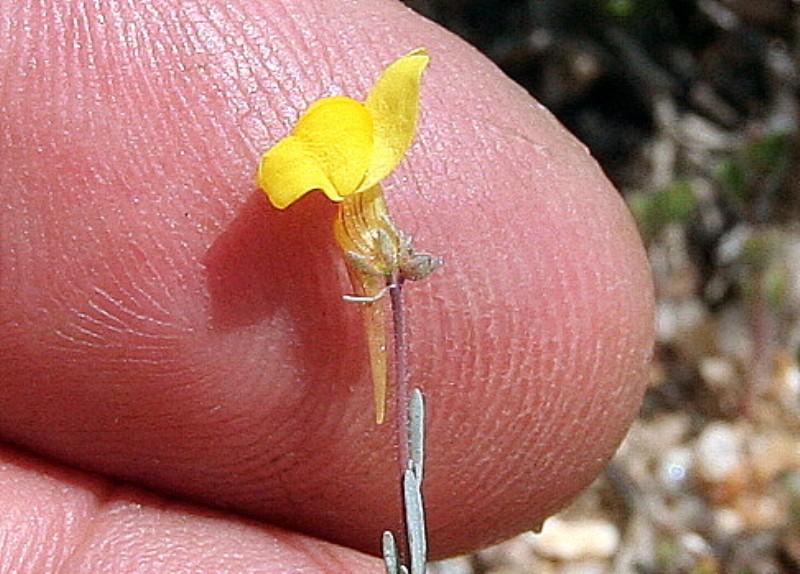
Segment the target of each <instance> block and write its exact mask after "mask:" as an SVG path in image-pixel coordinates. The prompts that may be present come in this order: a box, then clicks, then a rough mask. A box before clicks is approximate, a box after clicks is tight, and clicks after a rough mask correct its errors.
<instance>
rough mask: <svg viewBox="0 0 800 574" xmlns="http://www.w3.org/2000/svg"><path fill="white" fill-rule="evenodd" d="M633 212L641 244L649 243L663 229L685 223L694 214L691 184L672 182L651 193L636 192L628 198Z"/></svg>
mask: <svg viewBox="0 0 800 574" xmlns="http://www.w3.org/2000/svg"><path fill="white" fill-rule="evenodd" d="M628 206H629V207H630V209H631V212H632V213H633V216H634V218H635V219H636V222H637V224H638V226H639V231H640V232H641V234H642V237H643V238H644V240H645V242H647V243H649V242H651V241H653V240H654V239H655V238H656V237H657V236H658V235H659V234H660V233H661V232H662V231H663V230H664V229H665V228H666V227H667V226H669V225H674V224H677V225H683V224H686V223H688V222H689V221H690V220H691V219H692V217H693V216H694V214H695V212H696V207H697V202H696V200H695V194H694V190H693V189H692V185H691V184H690V183H689V182H688V181H685V180H675V181H673V182H672V183H670V184H669V185H666V186H664V187H662V188H660V189H656V190H655V191H652V192H636V193H632V194H631V195H629V196H628Z"/></svg>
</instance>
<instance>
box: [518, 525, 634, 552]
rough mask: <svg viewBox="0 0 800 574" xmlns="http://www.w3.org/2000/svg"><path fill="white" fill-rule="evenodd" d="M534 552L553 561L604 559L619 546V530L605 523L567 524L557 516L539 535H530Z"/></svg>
mask: <svg viewBox="0 0 800 574" xmlns="http://www.w3.org/2000/svg"><path fill="white" fill-rule="evenodd" d="M528 539H529V541H530V542H531V545H532V546H533V548H534V550H535V551H536V552H537V553H538V554H540V555H542V556H545V557H547V558H550V559H553V560H593V559H606V558H610V557H611V556H613V555H614V553H615V552H616V551H617V548H618V547H619V539H620V537H619V531H618V530H617V528H616V527H615V526H614V525H613V524H611V523H610V522H608V521H605V520H595V519H586V520H580V521H576V522H568V521H566V520H562V519H560V518H558V517H553V518H551V519H549V520H548V521H547V522H545V524H544V528H543V529H542V532H541V534H530V535H529V538H528Z"/></svg>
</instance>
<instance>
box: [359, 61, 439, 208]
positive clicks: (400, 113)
mask: <svg viewBox="0 0 800 574" xmlns="http://www.w3.org/2000/svg"><path fill="white" fill-rule="evenodd" d="M429 61H430V57H429V56H428V53H427V52H426V51H425V49H424V48H418V49H416V50H414V51H413V52H410V53H409V54H406V55H405V56H403V57H402V58H400V59H398V60H396V61H395V62H394V63H392V64H390V65H389V66H388V67H387V68H386V69H385V70H384V72H383V74H382V75H381V77H380V78H378V81H377V82H375V86H374V87H373V88H372V91H371V92H370V93H369V95H368V96H367V102H366V107H367V109H368V110H369V112H370V114H371V115H372V120H373V130H374V138H375V139H374V146H375V147H374V150H373V152H372V161H371V162H370V165H369V169H368V171H367V174H366V177H365V178H364V180H363V181H362V182H361V184H360V185H359V186H358V189H357V190H355V191H356V192H361V191H364V190H366V189H369V188H370V187H372V186H373V185H375V184H376V183H378V182H379V181H380V180H382V179H383V178H385V177H386V176H387V175H389V174H390V173H391V172H392V170H394V168H395V167H397V164H398V163H400V160H402V159H403V156H404V155H405V154H406V151H408V147H409V146H410V145H411V140H412V139H413V138H414V132H415V130H416V124H417V114H418V109H419V88H420V79H421V77H422V72H423V71H424V70H425V67H426V66H427V65H428V62H429Z"/></svg>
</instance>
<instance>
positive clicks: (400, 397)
mask: <svg viewBox="0 0 800 574" xmlns="http://www.w3.org/2000/svg"><path fill="white" fill-rule="evenodd" d="M403 282H404V278H403V276H402V275H401V274H399V273H398V274H396V277H394V278H393V280H392V286H391V287H390V289H389V300H390V302H391V307H392V327H393V346H392V347H393V355H394V361H393V363H394V385H393V386H394V392H395V419H396V425H397V427H396V428H397V461H398V464H399V465H400V476H403V475H404V474H405V472H406V469H407V468H408V461H409V458H410V457H409V449H408V440H409V436H408V434H409V432H408V405H409V388H408V366H407V363H406V355H407V354H408V348H407V343H406V322H405V306H404V302H403Z"/></svg>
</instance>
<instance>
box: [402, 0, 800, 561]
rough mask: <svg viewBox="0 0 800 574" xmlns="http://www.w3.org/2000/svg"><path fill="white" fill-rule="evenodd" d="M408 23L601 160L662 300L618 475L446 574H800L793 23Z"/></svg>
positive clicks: (526, 0)
mask: <svg viewBox="0 0 800 574" xmlns="http://www.w3.org/2000/svg"><path fill="white" fill-rule="evenodd" d="M406 4H408V5H409V6H410V7H412V8H414V9H415V10H416V11H418V12H420V13H422V14H424V15H425V16H427V17H429V18H431V19H432V20H435V21H437V22H439V23H440V24H442V25H443V26H445V27H446V28H449V29H450V30H452V31H453V32H455V33H456V34H458V35H460V36H462V37H463V38H464V39H466V40H467V41H468V42H470V43H471V44H473V45H474V46H476V47H477V48H478V49H480V50H481V51H483V52H484V53H485V54H486V55H487V56H489V57H490V58H491V59H492V60H494V61H495V62H496V63H497V64H498V65H499V66H500V67H501V68H502V69H503V70H504V71H505V72H506V73H507V74H508V75H509V76H511V77H512V78H513V79H514V80H516V81H517V82H518V83H520V84H521V85H522V86H524V87H525V88H526V89H527V90H528V91H530V93H531V94H532V95H533V96H535V97H536V98H537V99H538V100H539V101H541V102H542V103H543V104H545V105H546V106H547V107H548V108H550V110H552V111H553V112H554V113H555V114H556V116H558V118H559V119H560V120H561V122H562V123H564V124H565V125H566V126H567V127H568V128H569V129H570V130H571V131H572V132H573V133H574V134H576V135H577V136H578V137H579V138H580V139H581V140H583V142H585V143H586V144H587V145H588V146H589V148H590V149H591V150H592V153H593V154H594V155H595V157H596V158H597V159H598V161H599V162H600V163H601V164H602V166H603V168H604V169H605V171H606V173H607V174H608V176H609V177H610V178H611V180H612V181H613V182H614V183H615V184H616V185H617V187H618V189H619V190H620V192H621V193H622V194H623V196H624V197H625V199H626V201H627V202H628V205H629V206H630V208H631V210H632V212H633V213H634V216H635V217H636V219H637V222H638V225H639V228H640V231H641V234H642V237H643V239H644V241H645V244H646V246H647V249H648V253H649V256H650V261H651V265H652V268H653V274H654V278H655V285H656V292H657V297H658V312H657V316H658V317H657V319H658V323H657V346H656V353H655V361H654V363H653V365H652V368H651V373H650V388H649V391H648V394H647V397H646V400H645V405H644V407H643V409H642V412H641V415H640V417H639V420H638V421H637V422H636V424H635V425H634V427H633V429H632V431H631V433H630V436H629V437H628V439H627V440H626V442H625V443H624V444H623V446H622V447H621V449H620V451H619V453H618V455H617V457H616V458H615V459H614V461H613V462H612V463H611V465H610V466H609V468H608V470H607V471H606V473H605V474H604V475H603V476H602V477H601V478H600V479H598V480H597V481H596V482H595V484H594V485H593V486H592V487H591V488H590V489H589V490H588V491H587V492H586V493H585V494H584V495H583V496H582V497H581V498H580V499H579V500H578V501H576V502H575V503H574V504H573V505H572V506H571V507H570V508H568V509H566V510H565V511H564V512H562V513H561V514H559V515H558V516H557V517H555V518H553V519H551V520H550V521H548V522H547V524H546V525H545V528H544V531H543V532H542V533H541V534H534V533H527V534H524V535H522V536H520V537H518V538H516V539H514V540H512V541H509V542H507V543H505V544H503V545H500V546H498V547H495V548H490V549H488V550H486V551H484V552H481V553H479V554H477V555H475V556H470V557H464V558H458V559H453V560H449V561H446V562H443V563H440V564H438V565H435V566H434V567H432V568H431V570H432V571H436V572H438V573H439V574H478V573H493V574H527V573H530V574H533V573H536V574H549V573H553V574H605V573H626V574H627V573H642V574H647V573H690V574H712V573H718V572H720V573H721V572H724V573H729V572H730V573H736V574H761V573H770V574H773V573H796V572H800V434H798V430H799V428H800V424H799V423H800V402H799V401H798V398H799V397H800V371H799V370H798V346H799V345H798V344H799V343H800V322H799V319H800V225H798V217H799V216H800V152H799V150H798V125H797V123H798V81H799V80H798V71H799V70H800V45H798V33H800V2H798V0H406ZM531 480H536V477H531Z"/></svg>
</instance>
